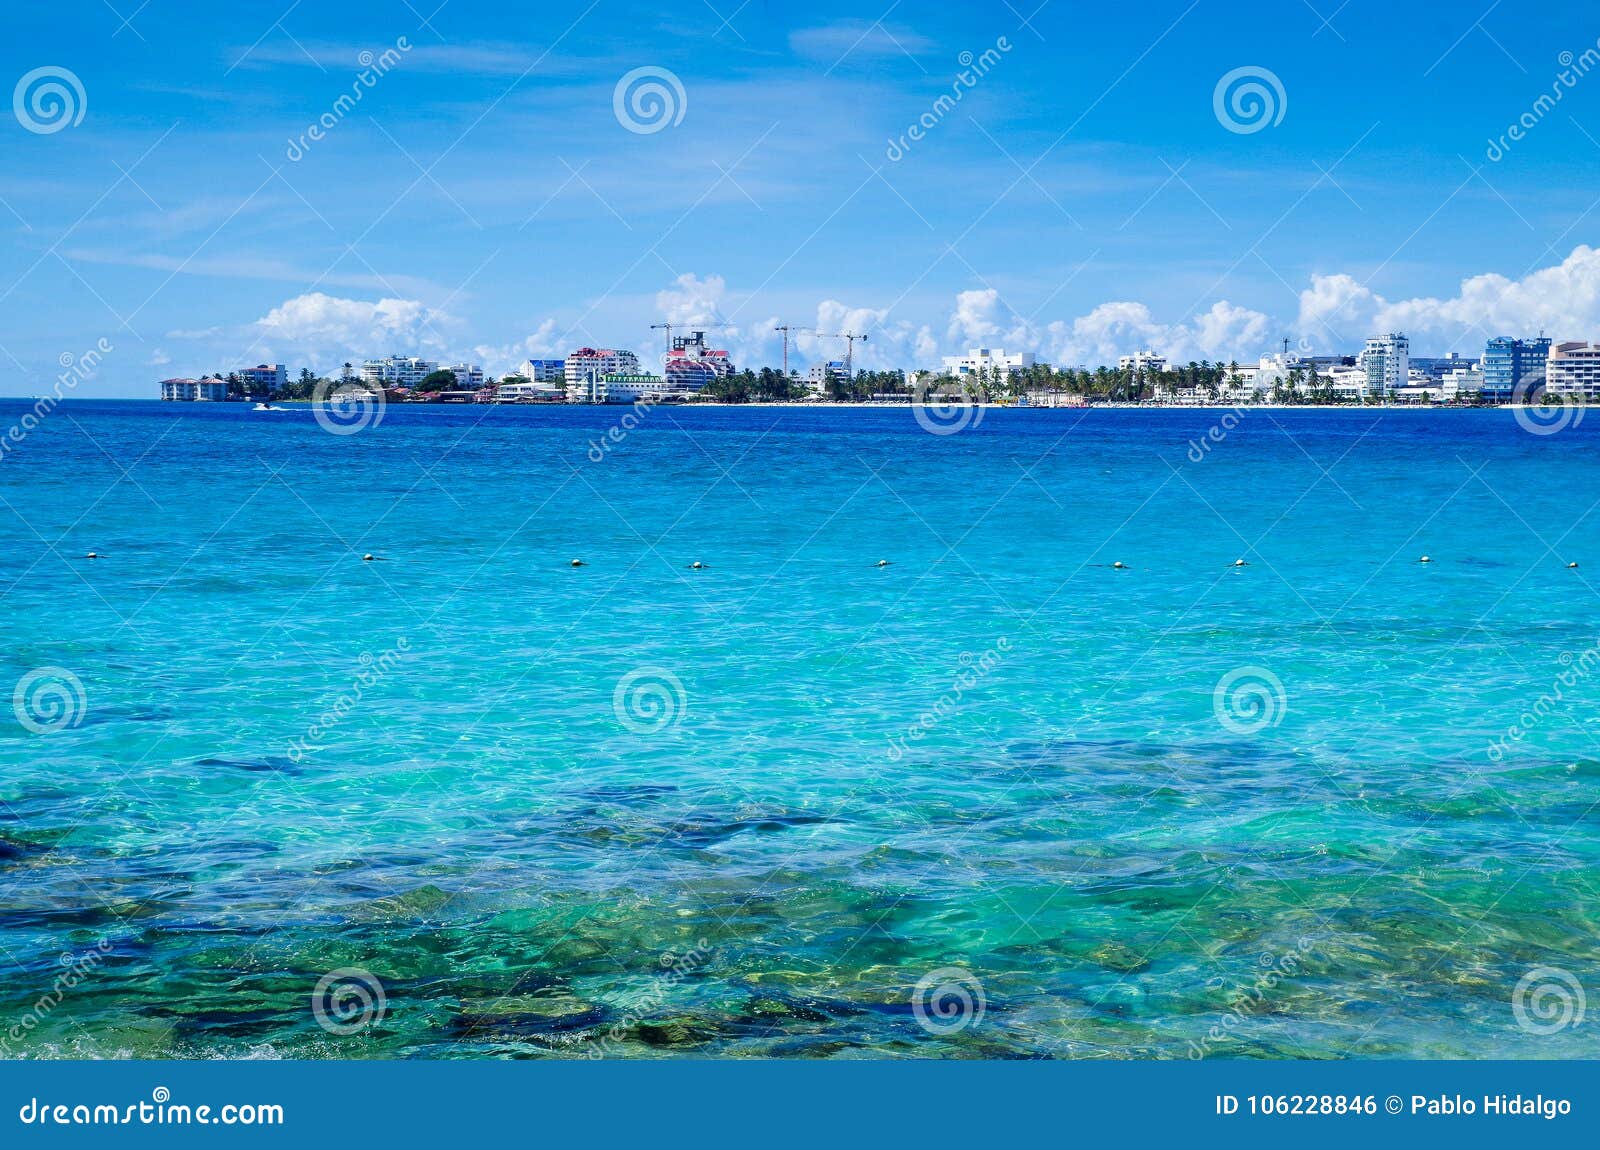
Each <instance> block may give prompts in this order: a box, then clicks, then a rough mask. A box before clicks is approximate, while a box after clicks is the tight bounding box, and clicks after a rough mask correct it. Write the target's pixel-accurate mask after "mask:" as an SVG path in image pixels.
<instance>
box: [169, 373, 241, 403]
mask: <svg viewBox="0 0 1600 1150" xmlns="http://www.w3.org/2000/svg"><path fill="white" fill-rule="evenodd" d="M161 398H162V399H165V400H171V401H175V402H178V403H221V402H222V401H223V400H225V399H227V398H228V381H227V380H225V379H163V380H162V381H161Z"/></svg>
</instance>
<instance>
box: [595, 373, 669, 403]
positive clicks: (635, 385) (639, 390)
mask: <svg viewBox="0 0 1600 1150" xmlns="http://www.w3.org/2000/svg"><path fill="white" fill-rule="evenodd" d="M600 386H601V387H602V388H604V389H605V395H604V397H603V398H602V399H600V400H599V401H598V402H600V403H637V402H638V401H639V400H641V399H643V398H645V397H646V396H649V397H651V399H653V400H654V399H659V398H660V397H661V396H663V395H665V394H667V392H668V391H673V390H677V389H675V388H673V387H672V384H671V382H670V381H669V380H667V379H665V378H664V377H662V376H659V375H644V374H639V373H631V374H621V373H619V374H616V375H608V376H606V377H605V379H603V380H601V383H600Z"/></svg>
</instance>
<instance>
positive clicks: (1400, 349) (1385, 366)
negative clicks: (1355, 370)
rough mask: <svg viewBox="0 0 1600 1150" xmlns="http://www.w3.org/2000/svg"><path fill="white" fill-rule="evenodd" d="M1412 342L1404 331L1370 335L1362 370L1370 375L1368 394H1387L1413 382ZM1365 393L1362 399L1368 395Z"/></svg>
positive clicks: (1363, 356) (1362, 354)
mask: <svg viewBox="0 0 1600 1150" xmlns="http://www.w3.org/2000/svg"><path fill="white" fill-rule="evenodd" d="M1410 361H1411V341H1410V340H1409V339H1407V338H1406V337H1405V333H1404V332H1393V331H1392V332H1389V333H1387V334H1385V335H1371V336H1368V337H1367V345H1366V347H1365V348H1364V349H1362V352H1361V360H1360V365H1361V369H1362V370H1363V371H1364V372H1365V373H1366V376H1367V390H1366V395H1377V396H1385V395H1390V394H1392V393H1393V392H1396V391H1399V390H1400V389H1401V388H1402V387H1406V386H1407V385H1409V384H1410V382H1411V362H1410ZM1366 395H1363V396H1362V397H1361V398H1363V399H1364V398H1366Z"/></svg>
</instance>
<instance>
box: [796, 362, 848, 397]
mask: <svg viewBox="0 0 1600 1150" xmlns="http://www.w3.org/2000/svg"><path fill="white" fill-rule="evenodd" d="M849 378H850V371H849V369H848V368H846V367H845V365H844V360H842V359H830V360H828V362H827V363H819V364H814V365H812V366H811V367H809V368H807V369H806V386H807V387H809V388H810V389H811V390H812V392H813V393H814V394H817V395H824V394H826V393H827V390H828V381H829V380H832V379H849Z"/></svg>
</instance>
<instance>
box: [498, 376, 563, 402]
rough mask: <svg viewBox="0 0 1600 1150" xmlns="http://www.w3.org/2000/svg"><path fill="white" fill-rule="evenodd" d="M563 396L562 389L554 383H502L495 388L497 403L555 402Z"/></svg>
mask: <svg viewBox="0 0 1600 1150" xmlns="http://www.w3.org/2000/svg"><path fill="white" fill-rule="evenodd" d="M561 398H562V391H561V389H560V388H559V387H557V386H556V385H555V384H553V383H534V382H533V381H531V380H530V381H529V382H527V383H502V384H501V385H500V386H499V387H497V388H495V389H494V402H495V403H538V402H553V401H555V400H559V399H561Z"/></svg>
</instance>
